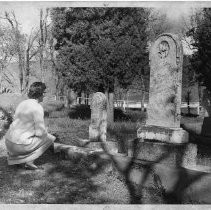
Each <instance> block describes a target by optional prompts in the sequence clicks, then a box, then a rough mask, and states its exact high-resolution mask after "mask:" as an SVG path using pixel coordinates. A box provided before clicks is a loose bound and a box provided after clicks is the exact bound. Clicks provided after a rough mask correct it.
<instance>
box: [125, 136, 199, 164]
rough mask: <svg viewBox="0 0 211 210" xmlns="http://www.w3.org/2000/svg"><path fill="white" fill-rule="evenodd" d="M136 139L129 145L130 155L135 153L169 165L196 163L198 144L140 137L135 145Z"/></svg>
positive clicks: (137, 155)
mask: <svg viewBox="0 0 211 210" xmlns="http://www.w3.org/2000/svg"><path fill="white" fill-rule="evenodd" d="M133 144H134V141H130V143H129V145H128V156H130V157H132V156H134V155H135V157H136V159H139V160H145V161H153V162H160V163H162V164H164V165H167V166H181V165H182V166H187V165H196V158H197V146H196V145H194V144H191V143H188V144H169V143H164V142H152V141H146V140H145V141H144V142H142V141H141V139H140V140H139V139H138V142H137V145H136V146H135V153H134V145H133Z"/></svg>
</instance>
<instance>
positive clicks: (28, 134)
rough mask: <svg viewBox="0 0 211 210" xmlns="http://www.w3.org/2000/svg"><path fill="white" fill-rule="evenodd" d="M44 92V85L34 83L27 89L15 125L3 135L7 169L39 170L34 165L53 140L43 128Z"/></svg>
mask: <svg viewBox="0 0 211 210" xmlns="http://www.w3.org/2000/svg"><path fill="white" fill-rule="evenodd" d="M45 90H46V86H45V84H44V83H42V82H35V83H33V84H32V85H31V86H30V88H29V92H28V98H29V99H27V100H24V101H22V102H21V103H20V104H19V105H18V106H17V108H16V111H15V116H14V121H13V122H12V124H11V125H10V127H9V129H8V131H7V133H6V135H5V144H6V148H7V152H8V158H7V160H8V165H15V164H25V167H26V168H29V169H32V170H35V169H38V167H37V166H36V165H35V164H34V161H35V160H36V159H37V158H38V157H39V156H41V155H42V154H43V153H44V152H45V151H46V150H47V149H48V148H49V147H50V146H52V144H53V142H54V141H55V139H56V138H55V137H54V136H53V135H51V134H49V133H48V132H47V129H46V127H45V124H44V110H43V107H42V106H41V105H40V102H42V101H43V98H44V94H45Z"/></svg>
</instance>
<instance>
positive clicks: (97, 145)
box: [86, 141, 118, 153]
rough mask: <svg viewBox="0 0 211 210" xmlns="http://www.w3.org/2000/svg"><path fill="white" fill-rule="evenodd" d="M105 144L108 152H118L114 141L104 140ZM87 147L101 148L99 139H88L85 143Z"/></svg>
mask: <svg viewBox="0 0 211 210" xmlns="http://www.w3.org/2000/svg"><path fill="white" fill-rule="evenodd" d="M105 143H106V145H107V148H108V149H109V151H110V152H115V153H117V152H118V143H117V142H114V141H106V142H105ZM86 147H87V148H90V149H93V150H96V149H97V150H99V149H101V150H102V146H101V142H99V141H90V142H89V143H87V144H86Z"/></svg>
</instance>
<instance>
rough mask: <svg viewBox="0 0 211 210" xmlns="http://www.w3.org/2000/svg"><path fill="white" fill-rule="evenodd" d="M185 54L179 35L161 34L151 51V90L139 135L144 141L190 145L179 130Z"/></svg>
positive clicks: (182, 131) (185, 135)
mask: <svg viewBox="0 0 211 210" xmlns="http://www.w3.org/2000/svg"><path fill="white" fill-rule="evenodd" d="M182 65H183V50H182V44H181V41H180V40H179V39H178V37H177V36H176V35H173V34H162V35H160V36H159V37H158V38H157V39H156V40H155V42H154V44H153V45H152V47H151V49H150V89H149V104H148V106H147V114H148V118H147V121H146V125H145V126H144V127H140V128H139V129H138V131H137V137H138V138H140V139H142V140H144V139H150V140H158V141H162V142H168V143H185V142H188V140H189V137H188V133H187V132H186V131H184V130H183V129H182V128H180V119H181V111H180V107H181V94H182V93H181V86H182Z"/></svg>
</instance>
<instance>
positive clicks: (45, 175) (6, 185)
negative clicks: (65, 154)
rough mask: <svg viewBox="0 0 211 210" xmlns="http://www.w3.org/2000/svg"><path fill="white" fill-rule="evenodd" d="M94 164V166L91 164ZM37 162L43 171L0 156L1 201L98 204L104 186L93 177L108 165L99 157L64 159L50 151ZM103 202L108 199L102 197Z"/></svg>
mask: <svg viewBox="0 0 211 210" xmlns="http://www.w3.org/2000/svg"><path fill="white" fill-rule="evenodd" d="M93 162H94V163H95V165H94V167H91V166H92V163H93ZM35 163H36V164H37V165H38V166H42V167H43V168H44V170H35V171H31V170H26V169H24V168H23V167H21V166H18V165H17V166H8V165H7V160H6V157H5V156H4V157H0V167H1V170H0V180H1V192H0V203H7V204H8V203H11V204H14V203H30V204H36V203H37V204H39V203H40V204H41V203H55V204H65V203H69V204H74V203H76V204H78V203H98V202H99V201H98V199H97V198H96V197H95V194H96V193H97V192H98V191H99V190H103V189H101V188H102V187H101V186H100V185H99V184H96V183H95V182H94V180H93V179H92V178H93V177H94V176H97V175H98V174H99V173H101V172H102V170H103V167H104V166H105V165H106V162H105V161H104V160H99V159H98V158H97V157H96V156H91V157H90V158H89V159H83V158H80V157H75V159H72V160H64V159H62V157H61V156H58V155H55V154H53V152H52V151H50V150H48V151H46V153H45V154H43V155H42V156H41V157H40V158H38V159H37V160H36V161H35ZM100 200H101V201H100V202H101V203H103V202H105V203H106V202H108V200H104V201H103V199H102V198H101V199H100Z"/></svg>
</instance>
